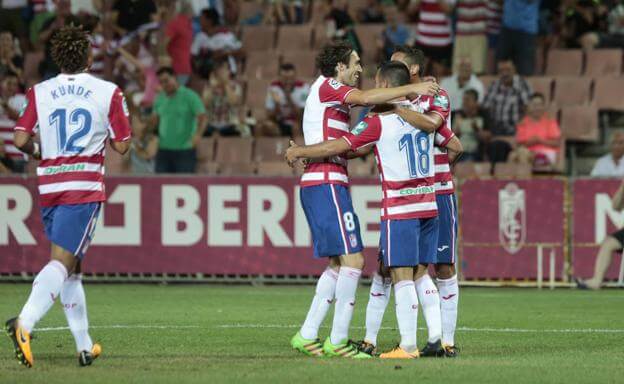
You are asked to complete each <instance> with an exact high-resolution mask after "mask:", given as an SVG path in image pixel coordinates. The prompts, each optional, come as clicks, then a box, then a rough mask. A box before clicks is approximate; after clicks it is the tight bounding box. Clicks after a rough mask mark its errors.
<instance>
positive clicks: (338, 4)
mask: <svg viewBox="0 0 624 384" xmlns="http://www.w3.org/2000/svg"><path fill="white" fill-rule="evenodd" d="M325 3H326V5H327V7H328V9H329V10H328V13H327V14H326V15H325V31H326V33H327V38H328V39H329V40H344V41H348V42H349V43H350V44H351V46H352V47H353V49H355V51H356V52H358V53H359V54H360V56H361V55H362V44H360V39H359V38H358V36H357V34H356V33H355V29H354V28H353V26H354V24H355V23H354V22H353V19H352V18H351V15H350V14H349V11H348V7H349V2H348V1H346V0H326V1H325Z"/></svg>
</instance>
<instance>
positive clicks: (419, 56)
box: [393, 45, 425, 77]
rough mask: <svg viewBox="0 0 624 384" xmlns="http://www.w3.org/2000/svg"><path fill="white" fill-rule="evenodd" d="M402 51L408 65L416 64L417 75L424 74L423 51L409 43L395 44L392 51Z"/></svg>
mask: <svg viewBox="0 0 624 384" xmlns="http://www.w3.org/2000/svg"><path fill="white" fill-rule="evenodd" d="M397 52H400V53H403V54H404V55H405V61H407V64H408V66H412V65H418V76H421V77H422V76H423V75H424V74H425V53H424V52H423V51H421V50H420V49H418V48H414V47H410V46H409V45H397V46H396V47H394V52H393V53H397Z"/></svg>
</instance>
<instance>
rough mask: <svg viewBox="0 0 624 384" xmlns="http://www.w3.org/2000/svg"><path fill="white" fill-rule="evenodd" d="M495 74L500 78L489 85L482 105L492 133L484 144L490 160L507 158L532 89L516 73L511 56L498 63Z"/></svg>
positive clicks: (495, 160)
mask: <svg viewBox="0 0 624 384" xmlns="http://www.w3.org/2000/svg"><path fill="white" fill-rule="evenodd" d="M498 74H499V76H500V79H498V80H496V81H495V82H494V83H492V84H491V85H490V87H489V88H488V91H487V92H486V93H485V98H484V99H483V108H485V109H486V110H487V112H488V115H489V116H490V119H491V122H492V124H491V129H490V132H489V134H490V135H491V137H490V138H489V140H488V144H487V147H486V152H487V154H488V157H489V160H490V161H492V162H498V161H503V162H504V161H506V160H507V155H508V154H509V152H510V151H511V148H512V146H511V143H512V142H513V140H514V136H515V135H516V124H518V121H520V117H521V114H522V112H523V111H524V107H525V106H526V105H527V103H528V102H529V96H530V95H531V93H532V92H531V87H530V86H529V83H527V82H526V80H524V79H523V78H522V77H520V76H518V75H517V74H516V69H515V66H514V64H513V62H512V61H511V60H503V61H500V62H499V63H498Z"/></svg>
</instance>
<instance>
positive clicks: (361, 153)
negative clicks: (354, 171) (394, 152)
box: [346, 145, 373, 159]
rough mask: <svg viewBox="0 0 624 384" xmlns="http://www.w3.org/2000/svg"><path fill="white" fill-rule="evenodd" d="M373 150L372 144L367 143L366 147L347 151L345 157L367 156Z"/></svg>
mask: <svg viewBox="0 0 624 384" xmlns="http://www.w3.org/2000/svg"><path fill="white" fill-rule="evenodd" d="M372 151H373V146H372V145H367V146H366V147H362V148H358V149H356V150H355V151H349V152H347V155H346V157H347V159H357V158H359V157H365V156H368V154H369V153H371V152H372Z"/></svg>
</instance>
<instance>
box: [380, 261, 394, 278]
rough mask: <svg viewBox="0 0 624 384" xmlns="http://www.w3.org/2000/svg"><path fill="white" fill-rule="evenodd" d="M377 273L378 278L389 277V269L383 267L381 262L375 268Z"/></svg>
mask: <svg viewBox="0 0 624 384" xmlns="http://www.w3.org/2000/svg"><path fill="white" fill-rule="evenodd" d="M377 273H379V276H381V277H383V278H384V279H387V278H389V277H391V276H390V268H388V267H386V266H384V265H383V263H382V262H379V268H377Z"/></svg>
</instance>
